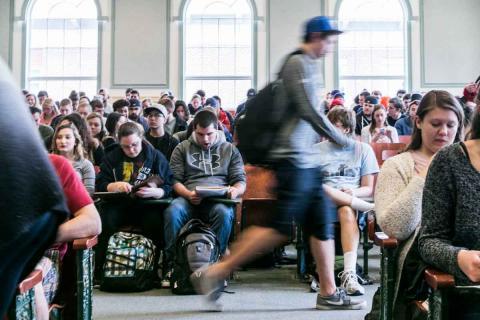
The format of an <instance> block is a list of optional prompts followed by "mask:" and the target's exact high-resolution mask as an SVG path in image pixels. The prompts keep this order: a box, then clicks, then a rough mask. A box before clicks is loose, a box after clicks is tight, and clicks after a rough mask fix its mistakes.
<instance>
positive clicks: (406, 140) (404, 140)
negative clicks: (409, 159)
mask: <svg viewBox="0 0 480 320" xmlns="http://www.w3.org/2000/svg"><path fill="white" fill-rule="evenodd" d="M398 141H399V142H400V143H405V144H406V145H407V146H408V145H409V144H410V142H411V141H412V136H408V135H405V136H398Z"/></svg>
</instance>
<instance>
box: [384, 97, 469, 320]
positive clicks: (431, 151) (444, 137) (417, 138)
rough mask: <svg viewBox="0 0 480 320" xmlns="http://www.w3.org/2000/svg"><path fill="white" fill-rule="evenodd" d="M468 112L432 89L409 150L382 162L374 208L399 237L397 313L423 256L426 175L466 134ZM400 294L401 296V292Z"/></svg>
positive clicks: (423, 103)
mask: <svg viewBox="0 0 480 320" xmlns="http://www.w3.org/2000/svg"><path fill="white" fill-rule="evenodd" d="M462 123H463V112H462V110H461V107H460V105H459V104H458V102H457V100H456V99H455V97H453V96H452V95H451V94H450V93H448V92H446V91H430V92H428V93H427V94H426V95H425V97H424V98H423V100H422V101H421V102H420V105H419V107H418V110H417V118H416V120H415V127H414V130H413V135H412V141H411V143H410V145H409V146H408V147H407V150H406V151H405V152H403V153H401V154H399V155H397V156H394V157H392V158H390V159H388V160H386V161H385V162H384V163H383V166H382V169H381V170H380V174H379V175H378V179H377V185H376V188H375V213H376V218H377V223H378V225H379V226H380V227H381V229H382V231H383V232H385V233H386V234H387V235H389V236H391V237H395V238H397V239H398V240H399V241H400V245H399V249H398V253H397V257H396V259H397V260H398V263H397V270H396V281H395V295H394V308H395V309H394V313H395V315H396V317H399V316H400V315H401V314H404V309H403V308H404V307H405V306H406V305H407V304H408V302H409V301H403V300H404V298H405V296H406V295H405V290H406V288H407V287H406V285H407V284H410V282H411V280H412V279H413V278H414V276H415V274H416V272H421V271H422V270H420V271H418V270H404V266H408V265H409V264H408V263H407V262H408V261H413V262H415V261H418V254H417V251H416V248H417V246H416V245H415V241H416V234H417V232H418V228H419V224H420V220H421V214H422V209H421V208H422V193H423V189H424V184H425V177H426V175H427V171H428V170H429V166H430V161H431V160H432V158H433V156H434V155H435V154H436V153H437V152H438V151H439V150H440V149H442V148H443V147H445V146H448V145H450V144H452V143H454V142H458V141H460V140H461V138H462V129H463V126H462ZM397 297H398V298H397Z"/></svg>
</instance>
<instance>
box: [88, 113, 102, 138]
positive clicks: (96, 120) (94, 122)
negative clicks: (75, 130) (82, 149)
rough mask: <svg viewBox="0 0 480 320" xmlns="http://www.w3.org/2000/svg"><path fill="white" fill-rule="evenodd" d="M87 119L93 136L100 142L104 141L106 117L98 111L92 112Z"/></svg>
mask: <svg viewBox="0 0 480 320" xmlns="http://www.w3.org/2000/svg"><path fill="white" fill-rule="evenodd" d="M86 120H87V123H88V127H89V128H90V133H91V134H92V137H93V138H95V139H97V140H98V141H100V142H101V141H103V138H104V137H105V126H104V124H103V123H104V118H103V117H102V116H101V115H100V114H98V113H97V112H92V113H90V114H89V115H88V116H87V118H86Z"/></svg>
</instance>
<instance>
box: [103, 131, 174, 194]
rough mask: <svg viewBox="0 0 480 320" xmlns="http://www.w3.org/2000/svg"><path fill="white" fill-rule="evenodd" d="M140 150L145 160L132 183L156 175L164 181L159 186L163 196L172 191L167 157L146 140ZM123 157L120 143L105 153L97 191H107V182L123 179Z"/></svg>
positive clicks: (171, 176)
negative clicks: (163, 192)
mask: <svg viewBox="0 0 480 320" xmlns="http://www.w3.org/2000/svg"><path fill="white" fill-rule="evenodd" d="M142 152H143V153H144V158H145V161H144V163H143V166H142V168H140V169H139V174H138V176H137V179H136V180H135V182H134V184H138V183H140V182H142V181H143V180H145V179H147V178H148V177H150V176H151V175H158V176H160V177H161V178H162V179H163V181H164V184H163V185H162V186H161V188H162V189H163V190H164V191H165V197H168V196H169V195H170V193H171V192H172V178H173V174H172V171H171V170H170V166H169V164H168V161H167V159H166V158H165V156H164V155H163V154H162V153H161V152H160V151H158V150H155V148H153V147H152V145H151V144H150V143H148V142H146V141H143V142H142ZM125 158H126V156H125V154H124V153H123V151H122V149H121V148H120V145H115V146H114V147H113V148H112V150H111V151H110V152H108V153H107V154H106V155H105V158H104V159H103V163H102V165H101V166H100V173H99V174H98V176H97V180H96V190H97V191H103V192H105V191H107V185H108V184H109V183H112V182H116V181H123V178H124V176H123V163H124V162H125V161H124V160H125ZM142 173H143V174H142Z"/></svg>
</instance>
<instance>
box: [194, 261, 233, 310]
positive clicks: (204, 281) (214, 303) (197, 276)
mask: <svg viewBox="0 0 480 320" xmlns="http://www.w3.org/2000/svg"><path fill="white" fill-rule="evenodd" d="M206 269H207V267H204V268H200V269H198V270H197V271H195V272H193V273H192V274H191V275H190V281H191V282H192V285H193V288H194V289H195V291H197V293H199V294H202V295H204V296H205V297H206V300H207V303H208V304H209V308H210V309H211V310H212V311H222V305H221V304H220V303H219V302H218V299H219V298H220V296H221V295H222V291H223V289H224V284H225V283H224V280H223V279H220V280H219V279H213V278H210V277H207V276H206V275H205V271H206Z"/></svg>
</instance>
